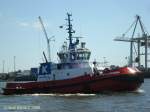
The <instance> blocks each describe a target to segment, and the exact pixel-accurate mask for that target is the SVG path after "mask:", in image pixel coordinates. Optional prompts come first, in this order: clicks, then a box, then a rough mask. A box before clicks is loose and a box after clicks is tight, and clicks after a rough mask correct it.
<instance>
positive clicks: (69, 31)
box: [66, 13, 75, 49]
mask: <svg viewBox="0 0 150 112" xmlns="http://www.w3.org/2000/svg"><path fill="white" fill-rule="evenodd" d="M71 16H72V14H69V13H67V19H66V20H67V21H68V28H67V29H66V30H68V34H69V36H68V38H69V49H73V48H74V45H73V42H72V38H73V37H72V33H75V31H74V30H73V29H72V24H71V21H72V20H71V18H70V17H71Z"/></svg>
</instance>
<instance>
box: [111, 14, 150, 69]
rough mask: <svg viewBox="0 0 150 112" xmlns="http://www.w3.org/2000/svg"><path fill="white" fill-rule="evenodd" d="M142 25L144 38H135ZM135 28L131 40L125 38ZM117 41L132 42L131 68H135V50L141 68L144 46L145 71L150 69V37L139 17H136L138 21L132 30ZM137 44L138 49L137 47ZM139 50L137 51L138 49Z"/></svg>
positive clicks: (136, 60) (136, 59)
mask: <svg viewBox="0 0 150 112" xmlns="http://www.w3.org/2000/svg"><path fill="white" fill-rule="evenodd" d="M138 24H139V25H140V29H141V31H142V36H139V37H134V36H135V31H136V28H137V25H138ZM132 27H134V28H133V32H132V35H131V37H130V38H127V37H125V35H126V33H128V32H129V30H131V28H132ZM114 40H115V41H123V42H130V61H129V66H133V63H134V59H133V50H135V53H136V55H137V57H136V58H135V62H137V63H138V67H141V57H140V55H142V54H141V51H140V47H142V46H144V49H145V51H144V54H143V55H144V58H145V62H144V63H145V70H147V69H148V47H149V46H150V36H149V34H148V32H147V31H146V29H145V28H144V25H143V23H142V21H141V18H140V16H139V15H136V20H135V21H134V22H133V24H132V25H131V26H130V28H129V29H128V30H127V31H126V32H125V33H124V34H123V35H122V36H121V37H117V38H115V39H114ZM135 44H137V47H136V46H135ZM136 48H137V49H136Z"/></svg>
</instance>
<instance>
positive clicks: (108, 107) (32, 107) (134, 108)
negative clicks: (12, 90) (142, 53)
mask: <svg viewBox="0 0 150 112" xmlns="http://www.w3.org/2000/svg"><path fill="white" fill-rule="evenodd" d="M149 88H150V79H145V82H144V83H143V85H142V86H141V87H140V89H138V90H137V91H134V92H123V93H103V94H32V95H8V96H5V95H0V112H70V111H72V112H149V111H150V89H149Z"/></svg>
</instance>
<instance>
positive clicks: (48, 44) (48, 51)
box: [39, 16, 51, 62]
mask: <svg viewBox="0 0 150 112" xmlns="http://www.w3.org/2000/svg"><path fill="white" fill-rule="evenodd" d="M39 22H40V24H41V27H42V29H43V32H44V35H45V37H46V41H47V53H48V61H49V62H51V56H50V42H49V41H50V39H49V38H48V35H47V32H46V29H45V27H44V24H43V21H42V18H41V17H40V16H39Z"/></svg>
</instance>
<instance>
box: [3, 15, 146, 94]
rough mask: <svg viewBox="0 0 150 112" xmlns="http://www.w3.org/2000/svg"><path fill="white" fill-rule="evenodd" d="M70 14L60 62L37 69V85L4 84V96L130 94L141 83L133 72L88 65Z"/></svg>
mask: <svg viewBox="0 0 150 112" xmlns="http://www.w3.org/2000/svg"><path fill="white" fill-rule="evenodd" d="M71 16H72V15H71V14H69V13H67V19H66V20H67V22H68V25H67V26H68V28H67V31H68V34H69V35H68V40H69V44H67V43H66V42H65V43H64V44H63V45H62V49H61V50H60V51H59V52H58V53H57V55H58V57H59V59H60V62H58V63H54V62H51V61H46V62H45V63H41V64H40V67H39V72H38V77H37V81H20V82H17V81H14V82H7V83H6V87H4V88H3V94H4V95H12V94H34V93H62V94H68V93H69V94H70V93H71V94H74V93H85V94H86V93H101V92H104V91H114V92H120V91H134V90H136V89H138V88H139V87H140V86H141V84H142V83H143V82H144V78H143V74H142V73H141V72H140V71H139V70H138V69H136V68H131V67H109V68H105V69H104V70H99V69H98V67H97V62H96V61H94V62H93V66H91V63H90V62H89V59H90V55H91V51H90V50H89V49H88V48H86V46H85V45H86V43H85V42H80V40H79V39H80V38H79V37H73V33H75V31H74V30H73V28H72V23H71Z"/></svg>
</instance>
